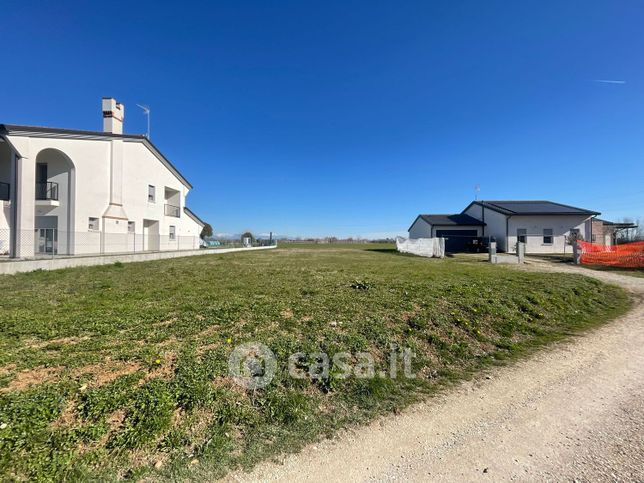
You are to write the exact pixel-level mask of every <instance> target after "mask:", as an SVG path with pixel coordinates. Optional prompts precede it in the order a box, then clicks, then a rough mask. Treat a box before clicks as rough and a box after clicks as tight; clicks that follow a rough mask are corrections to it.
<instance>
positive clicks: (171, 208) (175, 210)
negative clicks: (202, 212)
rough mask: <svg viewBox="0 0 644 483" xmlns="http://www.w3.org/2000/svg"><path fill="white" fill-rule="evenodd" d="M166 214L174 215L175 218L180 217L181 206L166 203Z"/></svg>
mask: <svg viewBox="0 0 644 483" xmlns="http://www.w3.org/2000/svg"><path fill="white" fill-rule="evenodd" d="M165 214H166V216H173V217H175V218H179V217H180V216H181V208H180V207H179V206H175V205H171V204H168V203H166V205H165Z"/></svg>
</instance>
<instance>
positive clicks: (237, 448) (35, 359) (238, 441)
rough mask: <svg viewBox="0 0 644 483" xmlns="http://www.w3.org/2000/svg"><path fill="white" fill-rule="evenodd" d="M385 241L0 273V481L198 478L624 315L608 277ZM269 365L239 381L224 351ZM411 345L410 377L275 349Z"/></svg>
mask: <svg viewBox="0 0 644 483" xmlns="http://www.w3.org/2000/svg"><path fill="white" fill-rule="evenodd" d="M468 260H469V259H459V258H456V259H445V260H436V259H423V258H417V257H413V256H406V255H399V254H397V253H395V252H394V251H393V250H392V247H390V246H387V245H372V244H368V245H357V246H349V247H338V246H335V245H333V246H328V245H327V246H320V245H318V246H304V245H298V246H288V247H286V248H281V249H277V250H272V251H267V252H248V253H237V254H226V255H223V254H222V255H208V256H201V257H191V258H182V259H172V260H163V261H158V262H147V263H132V264H126V265H120V264H116V265H112V266H104V267H88V268H77V269H69V270H61V271H56V272H34V273H29V274H21V275H16V276H4V277H0V290H1V291H2V294H3V295H2V299H1V300H2V301H1V303H0V320H2V325H1V326H0V333H1V338H0V479H2V480H11V479H55V480H60V479H63V478H65V479H72V480H74V479H83V478H85V479H87V478H89V477H90V476H91V477H92V478H104V479H116V478H132V479H140V478H145V477H149V478H152V479H161V478H194V479H202V478H205V477H206V476H207V477H209V478H212V477H214V476H221V475H223V474H225V473H226V472H227V471H229V470H230V469H231V468H235V467H239V466H242V467H249V466H251V465H253V464H254V463H256V462H258V461H260V460H262V459H265V458H270V457H271V456H274V455H276V454H278V453H281V452H288V451H296V450H297V449H299V448H301V447H302V446H303V445H304V444H306V443H308V442H311V441H314V440H316V439H318V438H320V437H324V436H329V435H331V434H333V432H334V431H336V430H337V429H338V428H342V427H346V426H349V425H354V424H360V423H363V422H365V421H368V420H369V419H371V418H373V417H374V416H375V415H378V414H383V413H387V412H392V411H396V410H399V409H400V408H402V407H404V406H406V405H408V404H410V403H412V402H414V401H417V400H418V399H419V398H422V397H425V396H426V395H427V394H431V393H433V392H435V391H436V390H437V389H439V388H441V387H444V386H445V385H448V384H450V383H453V382H454V381H457V380H459V379H462V378H464V377H468V375H470V374H472V373H473V372H476V371H478V370H480V369H482V368H483V367H485V366H486V365H489V364H491V363H495V362H496V361H503V360H507V359H508V358H514V357H516V356H518V355H521V354H523V353H525V352H526V351H527V350H530V349H532V348H534V347H538V346H540V345H542V344H545V343H547V342H550V341H553V340H557V339H560V338H562V337H564V336H566V335H568V334H571V333H575V332H577V331H579V330H582V329H585V328H588V327H592V326H593V325H595V324H598V323H600V322H603V321H605V320H607V319H608V318H611V317H614V316H616V315H618V314H620V313H622V312H624V311H625V310H626V309H627V308H628V306H629V301H628V298H627V296H626V294H625V293H624V292H623V291H622V290H621V289H619V288H616V287H612V286H608V285H603V284H601V283H600V282H598V281H595V280H592V279H590V278H585V277H580V276H573V275H561V274H547V273H528V272H525V271H515V270H512V269H510V268H506V267H498V266H491V265H489V264H487V263H483V262H478V261H468ZM247 341H260V342H263V343H265V344H267V345H268V346H269V347H270V348H271V349H272V350H273V352H274V353H275V354H276V356H277V359H278V371H277V374H276V377H275V379H274V380H273V382H272V383H271V384H270V385H269V386H267V387H266V388H265V389H262V390H257V391H246V390H244V389H242V388H240V387H238V386H237V385H235V384H234V383H233V382H232V380H231V378H230V376H229V374H228V356H229V354H230V352H231V351H232V349H233V348H234V347H235V346H236V345H238V344H240V343H242V342H247ZM392 344H395V345H396V346H398V347H400V348H410V349H412V350H413V351H414V353H415V354H416V357H415V358H414V359H413V364H412V369H413V372H414V373H415V374H416V377H415V378H414V379H409V378H405V377H402V376H400V377H398V378H395V379H391V378H384V377H375V378H372V379H358V378H355V377H352V378H348V379H342V378H340V377H338V372H337V370H336V368H335V367H332V368H331V371H330V373H329V375H328V376H326V377H323V378H320V379H316V380H311V379H292V378H290V377H289V376H288V373H287V371H286V367H287V359H288V356H289V355H290V354H292V353H295V352H305V353H308V354H311V353H314V352H318V351H324V352H326V353H328V354H330V355H333V354H335V353H338V352H341V351H347V352H351V353H353V354H356V353H358V352H369V353H371V354H372V355H373V357H374V359H375V363H376V365H377V367H378V369H387V368H388V358H389V350H390V347H391V345H392Z"/></svg>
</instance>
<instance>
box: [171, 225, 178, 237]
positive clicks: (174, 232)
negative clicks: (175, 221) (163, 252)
mask: <svg viewBox="0 0 644 483" xmlns="http://www.w3.org/2000/svg"><path fill="white" fill-rule="evenodd" d="M176 239H177V227H175V226H174V225H170V240H176Z"/></svg>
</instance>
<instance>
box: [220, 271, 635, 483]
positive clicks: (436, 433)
mask: <svg viewBox="0 0 644 483" xmlns="http://www.w3.org/2000/svg"><path fill="white" fill-rule="evenodd" d="M526 269H532V270H535V269H536V270H556V271H568V272H579V273H583V274H584V275H589V276H594V277H596V278H599V279H601V280H604V281H607V282H610V283H615V284H619V285H621V286H623V287H625V288H626V289H628V290H629V291H630V292H632V293H633V296H634V297H635V298H636V300H637V302H636V305H635V306H634V308H633V310H632V311H631V312H630V313H629V314H627V315H626V316H624V317H622V318H620V319H618V320H616V321H614V322H612V323H610V324H607V325H606V326H604V327H601V328H599V329H597V330H595V331H592V332H590V333H587V334H585V335H583V336H580V337H577V338H575V339H574V340H572V341H568V342H563V343H559V344H556V345H554V346H553V347H552V348H550V349H546V350H543V351H540V352H538V353H537V354H535V355H534V356H533V357H531V358H529V359H527V360H525V361H522V362H518V363H515V364H512V365H510V366H506V367H500V368H495V369H493V370H491V371H490V372H488V373H486V374H483V375H481V376H480V377H479V378H477V379H475V380H473V381H468V382H465V383H463V384H461V385H460V386H458V387H457V388H455V389H454V390H452V391H448V392H446V393H445V394H443V395H441V396H437V397H434V398H432V399H430V400H428V401H427V402H426V403H423V404H420V405H417V406H414V407H412V408H410V409H409V410H408V411H405V412H404V413H403V414H400V415H397V416H389V417H385V418H382V419H380V420H377V421H375V422H374V423H372V424H371V425H369V426H366V427H363V428H360V429H356V430H353V431H346V432H343V433H341V434H340V435H339V436H338V437H337V438H335V439H333V440H327V441H324V442H321V443H320V444H317V445H314V446H309V447H307V448H306V449H305V450H304V451H302V452H301V453H299V454H297V455H291V456H286V457H283V458H282V459H281V461H280V462H279V463H265V464H262V465H260V466H258V467H257V468H256V469H255V470H254V471H253V472H252V473H243V472H237V473H234V474H231V475H230V476H229V477H228V478H227V480H229V481H389V480H415V481H420V480H423V481H427V480H444V481H499V480H503V481H507V480H521V481H526V480H529V481H535V480H536V481H553V480H555V481H644V279H642V278H636V277H628V276H623V275H616V274H614V273H607V272H595V271H590V270H585V269H582V268H576V267H567V266H555V265H552V264H549V263H542V262H534V263H532V264H531V265H530V266H529V267H526Z"/></svg>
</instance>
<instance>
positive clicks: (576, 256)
mask: <svg viewBox="0 0 644 483" xmlns="http://www.w3.org/2000/svg"><path fill="white" fill-rule="evenodd" d="M572 258H573V261H574V262H575V265H580V264H581V249H580V247H579V244H578V243H577V240H575V241H574V242H573V244H572Z"/></svg>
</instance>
